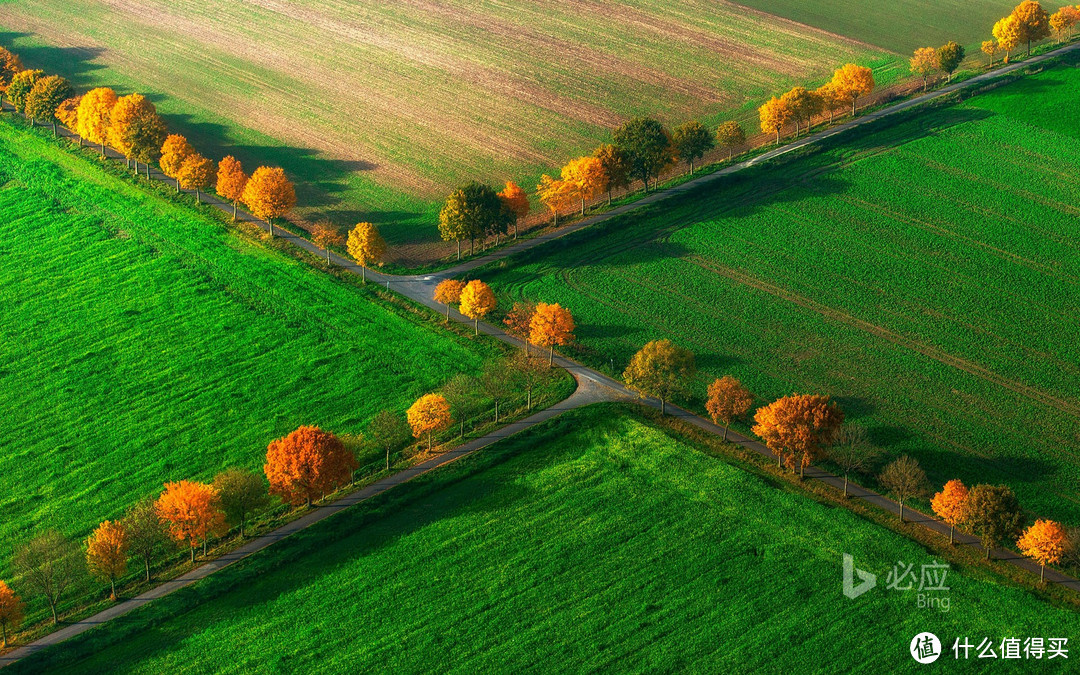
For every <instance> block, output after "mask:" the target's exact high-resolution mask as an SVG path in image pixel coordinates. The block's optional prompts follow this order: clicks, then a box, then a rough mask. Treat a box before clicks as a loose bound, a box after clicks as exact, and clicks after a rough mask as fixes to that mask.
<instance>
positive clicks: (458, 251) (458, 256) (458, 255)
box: [454, 239, 461, 260]
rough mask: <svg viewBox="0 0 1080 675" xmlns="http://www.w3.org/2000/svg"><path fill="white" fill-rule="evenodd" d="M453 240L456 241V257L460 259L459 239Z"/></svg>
mask: <svg viewBox="0 0 1080 675" xmlns="http://www.w3.org/2000/svg"><path fill="white" fill-rule="evenodd" d="M454 241H456V242H457V259H458V260H461V240H460V239H455V240H454Z"/></svg>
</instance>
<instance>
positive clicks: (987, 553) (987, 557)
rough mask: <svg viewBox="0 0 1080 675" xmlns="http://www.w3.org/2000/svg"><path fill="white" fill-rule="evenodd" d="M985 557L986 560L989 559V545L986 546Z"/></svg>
mask: <svg viewBox="0 0 1080 675" xmlns="http://www.w3.org/2000/svg"><path fill="white" fill-rule="evenodd" d="M986 559H987V560H989V559H990V547H989V546H987V547H986Z"/></svg>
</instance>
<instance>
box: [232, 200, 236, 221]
mask: <svg viewBox="0 0 1080 675" xmlns="http://www.w3.org/2000/svg"><path fill="white" fill-rule="evenodd" d="M232 219H233V222H234V223H235V222H236V202H235V201H233V203H232Z"/></svg>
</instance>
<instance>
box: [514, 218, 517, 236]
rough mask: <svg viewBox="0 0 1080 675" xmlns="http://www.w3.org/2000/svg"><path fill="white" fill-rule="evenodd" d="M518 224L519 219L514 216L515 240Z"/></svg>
mask: <svg viewBox="0 0 1080 675" xmlns="http://www.w3.org/2000/svg"><path fill="white" fill-rule="evenodd" d="M517 226H518V219H517V218H514V241H517Z"/></svg>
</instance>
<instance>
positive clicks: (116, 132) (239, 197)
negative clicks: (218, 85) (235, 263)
mask: <svg viewBox="0 0 1080 675" xmlns="http://www.w3.org/2000/svg"><path fill="white" fill-rule="evenodd" d="M4 94H7V97H8V100H9V101H10V102H11V104H12V105H13V106H14V107H15V109H16V110H17V111H19V112H22V113H23V114H25V115H26V116H27V117H28V118H30V119H31V121H39V120H40V121H43V122H46V123H51V124H52V125H53V133H55V132H56V125H57V123H61V124H63V125H64V126H66V127H68V128H69V129H71V130H72V131H73V132H75V133H76V134H77V135H78V136H79V143H80V145H81V144H82V141H83V139H85V140H87V141H89V142H90V143H93V144H95V145H98V146H99V147H100V149H101V153H102V154H104V153H105V148H106V146H108V147H111V148H113V149H114V150H116V151H117V152H119V153H120V154H121V155H123V156H124V158H125V159H126V160H127V164H128V166H129V167H131V166H132V164H134V167H135V171H136V173H138V171H139V164H140V163H141V164H143V165H145V167H146V175H147V176H149V173H150V164H152V163H154V162H157V163H158V164H159V165H160V167H161V171H162V173H164V174H165V175H166V176H168V177H169V178H172V179H173V180H175V181H176V189H177V190H180V188H181V187H183V188H184V189H186V190H194V191H195V197H196V199H197V200H198V199H200V197H201V192H202V191H205V190H206V189H208V188H211V187H214V188H215V189H216V191H217V193H218V194H219V195H221V196H222V197H223V198H225V199H227V200H229V201H231V202H232V203H233V207H234V208H233V217H234V218H235V216H236V208H235V207H236V204H237V203H243V204H244V205H246V206H247V207H248V208H249V209H250V210H251V212H252V213H253V214H255V216H257V217H258V218H261V219H263V220H265V221H266V222H267V223H268V225H269V227H270V234H271V235H273V219H274V218H280V217H282V216H284V215H285V214H287V213H288V212H289V211H290V210H291V209H292V208H293V207H294V206H295V205H296V191H295V189H294V187H293V184H292V182H291V181H290V180H289V179H288V178H287V177H286V176H285V172H284V171H283V170H282V169H280V168H277V167H268V166H260V167H259V168H257V169H256V170H255V171H254V172H253V173H252V174H251V175H250V176H249V175H248V174H247V173H245V172H244V170H243V167H242V166H241V164H240V162H239V161H238V160H237V159H236V158H235V157H232V156H229V157H225V158H224V159H222V160H221V161H220V162H217V163H215V162H213V161H212V160H210V159H208V158H206V157H204V156H203V155H202V154H200V153H199V152H197V151H196V150H195V149H194V148H193V147H192V146H191V144H190V143H188V140H187V139H186V138H185V137H184V136H181V135H179V134H169V133H168V129H167V126H166V124H165V121H164V120H163V119H162V118H161V116H160V115H159V114H158V112H157V109H156V107H155V106H154V104H153V103H152V102H151V101H150V100H149V99H147V98H146V97H145V96H143V95H142V94H138V93H135V94H129V95H127V96H117V95H116V92H115V91H113V90H112V89H110V88H109V87H97V88H95V89H91V90H90V91H88V92H86V93H85V94H82V95H74V90H73V89H72V87H71V84H70V83H69V82H68V81H67V80H65V79H64V78H62V77H60V76H58V75H48V76H46V75H45V73H44V71H41V70H31V69H25V68H23V67H22V61H21V60H20V59H19V57H18V55H16V54H13V53H12V52H10V51H8V50H7V49H4V48H2V47H0V97H2V96H3V95H4Z"/></svg>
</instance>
